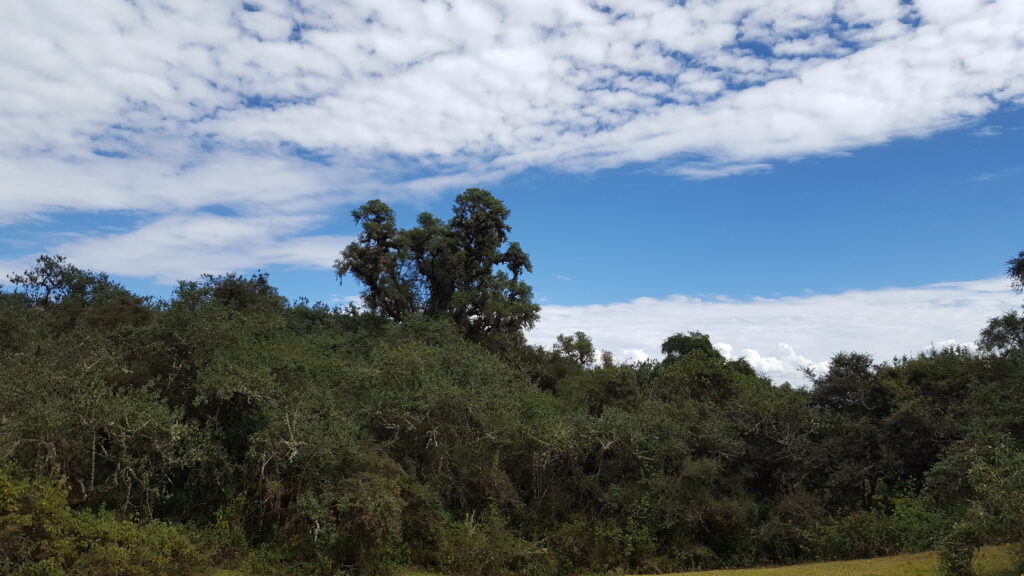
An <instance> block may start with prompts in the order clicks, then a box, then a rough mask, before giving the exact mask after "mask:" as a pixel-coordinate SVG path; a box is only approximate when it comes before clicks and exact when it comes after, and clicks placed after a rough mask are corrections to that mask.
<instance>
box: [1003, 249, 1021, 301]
mask: <svg viewBox="0 0 1024 576" xmlns="http://www.w3.org/2000/svg"><path fill="white" fill-rule="evenodd" d="M1006 275H1007V276H1009V277H1010V280H1011V281H1012V283H1013V289H1014V290H1016V291H1017V293H1018V294H1024V250H1021V251H1020V252H1019V253H1018V254H1017V257H1016V258H1011V259H1010V260H1009V261H1007V262H1006Z"/></svg>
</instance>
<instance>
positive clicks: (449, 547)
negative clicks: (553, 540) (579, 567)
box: [440, 508, 560, 576]
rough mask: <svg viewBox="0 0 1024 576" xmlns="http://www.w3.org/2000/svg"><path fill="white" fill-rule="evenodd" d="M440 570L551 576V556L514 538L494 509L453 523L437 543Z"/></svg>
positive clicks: (476, 575)
mask: <svg viewBox="0 0 1024 576" xmlns="http://www.w3.org/2000/svg"><path fill="white" fill-rule="evenodd" d="M440 544H441V545H440V548H441V569H442V570H443V571H444V573H445V574H460V575H464V576H511V575H513V574H515V575H517V576H519V575H522V576H554V575H556V574H560V572H559V570H558V566H557V563H556V561H555V557H554V555H553V554H552V553H551V552H550V551H548V550H547V549H545V548H541V547H539V546H537V545H536V544H534V543H532V542H528V541H526V540H523V539H522V538H519V537H517V536H516V535H515V534H513V533H512V532H511V531H509V530H508V528H507V527H506V525H505V520H504V518H502V517H501V514H500V513H498V512H497V511H496V510H494V509H493V508H490V509H488V510H487V511H485V512H484V513H483V514H481V515H480V517H479V518H477V517H475V516H474V515H469V516H467V517H466V518H465V519H464V520H462V521H460V522H452V523H450V524H449V525H448V527H447V530H446V531H445V533H444V536H443V538H442V540H441V543H440Z"/></svg>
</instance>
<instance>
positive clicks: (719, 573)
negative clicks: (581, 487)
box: [671, 546, 1018, 576]
mask: <svg viewBox="0 0 1024 576" xmlns="http://www.w3.org/2000/svg"><path fill="white" fill-rule="evenodd" d="M975 570H976V571H977V574H978V576H1018V575H1017V573H1016V572H1014V570H1013V560H1012V558H1011V556H1010V550H1009V548H1008V547H1006V546H989V547H986V548H984V549H982V551H981V554H979V555H978V559H977V560H976V561H975ZM938 573H939V571H938V557H937V556H936V554H935V553H934V552H925V553H922V554H902V555H899V556H886V557H884V558H869V559H867V560H848V561H845V562H821V563H818V564H797V565H794V566H779V567H775V568H746V569H742V570H712V571H707V572H686V573H682V574H674V575H671V576H696V575H698V574H699V575H700V576H936V575H937V574H938Z"/></svg>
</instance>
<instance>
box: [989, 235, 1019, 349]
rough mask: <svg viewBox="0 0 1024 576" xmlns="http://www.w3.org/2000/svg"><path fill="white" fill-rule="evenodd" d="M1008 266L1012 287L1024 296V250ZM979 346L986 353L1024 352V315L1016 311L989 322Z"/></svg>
mask: <svg viewBox="0 0 1024 576" xmlns="http://www.w3.org/2000/svg"><path fill="white" fill-rule="evenodd" d="M1006 264H1007V266H1006V275H1007V276H1009V277H1010V285H1011V286H1012V287H1013V289H1014V291H1016V292H1017V293H1018V294H1024V250H1022V251H1021V252H1020V253H1019V254H1018V255H1017V257H1016V258H1011V259H1010V260H1009V261H1007V263H1006ZM978 345H979V346H980V347H981V349H982V350H984V351H986V352H995V353H997V354H1008V353H1010V352H1013V351H1024V314H1021V313H1020V312H1017V311H1015V310H1014V311H1011V312H1007V313H1006V314H1003V315H1002V316H997V317H995V318H992V319H991V320H989V321H988V325H987V326H985V328H984V329H983V330H982V331H981V337H980V338H979V339H978Z"/></svg>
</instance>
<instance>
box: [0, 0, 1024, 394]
mask: <svg viewBox="0 0 1024 576" xmlns="http://www.w3.org/2000/svg"><path fill="white" fill-rule="evenodd" d="M1021 30H1024V4H1022V3H1020V2H1019V1H1017V0H995V1H987V0H915V1H912V2H907V1H901V0H849V1H846V2H842V3H834V2H832V1H831V0H776V1H773V2H770V3H765V2H757V1H754V0H715V1H713V0H692V1H690V2H687V3H685V4H681V3H676V2H671V1H662V0H642V1H640V0H637V1H630V2H625V1H623V2H608V3H605V4H602V5H601V6H597V5H595V4H592V3H588V2H585V1H577V0H560V1H557V2H536V3H532V2H522V1H519V2H511V1H506V0H487V1H461V2H452V3H440V2H433V1H425V2H404V1H388V2H369V1H367V2H363V1H362V0H354V1H352V2H346V3H344V4H342V3H335V2H326V1H323V2H322V1H314V0H308V1H306V0H303V1H298V0H289V1H285V0H265V1H259V2H247V3H237V4H235V3H231V2H224V3H217V4H215V5H209V4H208V3H205V2H200V1H188V0H182V1H180V2H176V3H174V5H173V6H172V7H167V6H165V5H162V4H160V3H159V2H150V1H148V0H139V1H137V2H132V3H129V2H124V1H122V0H89V1H86V2H81V3H75V4H73V5H68V4H67V3H58V2H55V1H53V2H49V1H42V2H40V1H32V2H30V1H28V0H15V1H14V2H5V3H4V4H3V6H0V69H2V70H3V71H4V73H3V74H0V199H2V202H0V227H2V229H3V233H2V234H0V269H2V270H0V272H3V273H4V274H6V273H7V272H11V271H17V270H20V269H23V268H24V267H26V266H27V265H28V263H30V262H31V260H32V258H33V257H34V256H35V255H37V254H39V253H41V252H60V253H63V254H65V255H67V256H69V257H70V258H71V259H72V260H73V261H74V262H75V263H76V264H78V265H80V266H83V267H89V268H94V269H100V270H106V271H108V272H110V273H112V275H113V276H114V277H115V278H117V279H118V280H120V281H122V282H123V283H124V284H126V285H127V286H129V287H130V288H132V289H134V290H137V291H139V292H143V293H149V294H155V295H158V296H165V295H167V294H169V292H170V290H171V289H172V288H173V285H174V282H175V281H176V280H178V279H184V278H191V277H195V276H197V275H198V274H201V273H204V272H211V273H222V272H226V271H240V272H246V273H247V272H251V271H255V270H256V269H262V270H264V271H268V272H270V273H271V278H272V281H273V282H274V283H275V284H276V285H278V286H279V287H280V288H281V290H282V292H283V293H284V294H286V295H287V296H290V297H298V296H302V295H305V296H309V297H310V298H313V299H321V300H325V301H328V302H344V301H346V300H347V299H351V298H352V297H353V296H354V295H355V294H357V292H358V286H356V285H355V283H354V282H352V281H347V282H346V283H345V284H343V285H340V286H339V285H338V283H337V281H336V279H335V278H334V277H333V274H332V272H331V270H330V266H331V263H332V261H333V259H334V257H335V256H336V254H337V252H338V250H340V249H341V248H342V247H343V246H344V245H345V244H346V243H347V242H348V241H350V240H351V237H352V235H353V234H354V233H355V232H356V231H355V229H354V226H353V224H352V222H351V219H350V218H349V215H348V213H349V212H350V211H351V209H352V208H353V207H355V206H356V205H358V204H359V203H361V202H363V201H365V200H368V199H370V198H375V197H381V198H384V199H385V200H387V201H388V202H389V203H391V204H392V205H393V207H394V208H395V209H396V211H397V212H398V213H399V216H400V219H401V220H402V221H403V222H404V223H405V224H407V225H411V224H412V222H413V219H414V218H415V215H416V214H417V213H418V212H420V211H423V210H427V211H431V212H433V213H435V214H436V215H438V216H445V215H447V213H448V212H449V207H450V205H451V202H452V199H453V198H454V196H455V195H456V194H457V193H458V192H459V191H460V190H461V189H463V188H465V187H468V186H481V187H485V188H488V189H490V190H492V191H493V192H495V193H496V195H498V196H499V197H500V198H502V199H503V200H504V201H505V202H506V204H507V205H508V206H509V207H510V208H511V209H512V218H511V223H512V225H513V234H512V235H513V238H514V239H515V240H518V241H520V242H521V243H522V244H523V246H524V247H525V248H526V250H527V251H528V252H529V253H530V254H531V256H532V259H533V262H534V266H535V273H534V274H533V275H532V276H531V277H530V278H529V280H530V282H531V283H532V284H533V286H534V289H535V294H536V297H537V299H538V301H539V302H540V303H541V304H542V305H543V306H544V313H543V315H542V321H541V323H540V324H539V325H538V327H537V328H536V330H534V331H533V332H532V333H531V334H530V337H531V339H532V340H533V341H535V342H537V343H540V344H549V343H550V342H551V341H552V340H553V338H554V336H555V335H557V334H558V333H560V332H565V331H570V330H576V329H584V330H586V331H588V332H589V333H591V334H592V335H593V336H594V337H595V340H596V341H597V343H598V345H599V346H602V347H604V348H607V349H609V350H611V351H612V352H613V353H615V354H616V356H617V357H618V358H619V359H621V360H630V359H639V358H645V357H648V356H652V355H656V353H657V348H658V344H659V343H660V341H661V340H662V339H663V338H664V337H665V336H667V335H669V334H671V333H673V332H676V331H680V330H695V329H696V330H703V331H705V332H708V333H709V334H711V336H712V340H713V341H714V342H715V343H716V344H717V345H719V348H720V349H721V350H723V351H724V352H726V353H728V354H730V355H733V356H743V357H746V358H748V360H751V362H752V364H754V365H755V367H757V368H758V369H760V370H762V371H763V372H764V373H766V374H768V375H770V376H772V377H773V378H776V379H779V380H782V379H789V380H796V379H798V378H799V376H798V369H799V368H800V367H801V366H807V365H811V366H815V367H818V368H824V367H825V366H826V365H827V361H828V358H829V356H830V355H831V354H832V353H834V352H836V351H839V350H842V349H858V350H864V351H867V352H871V353H873V354H875V355H876V356H878V357H880V358H887V357H892V356H893V355H897V354H904V353H914V352H916V351H920V350H922V349H925V348H927V347H928V346H935V345H943V344H947V343H953V342H956V343H970V342H971V341H972V340H973V339H974V338H975V336H976V334H977V331H978V329H979V328H980V327H981V326H982V325H983V324H984V321H985V319H986V318H988V317H990V316H992V315H994V314H997V313H999V312H1001V311H1003V310H1006V309H1007V308H1009V307H1011V306H1015V305H1017V304H1018V301H1019V297H1017V296H1016V295H1014V294H1012V293H1011V292H1010V290H1009V289H1008V287H1007V283H1006V282H1005V279H1002V278H1001V275H1002V272H1003V263H1004V262H1005V261H1006V260H1007V259H1008V258H1010V257H1011V256H1013V255H1015V254H1016V252H1017V251H1018V250H1020V249H1022V248H1024V235H1022V234H1021V232H1020V226H1019V215H1020V214H1021V213H1022V211H1024V195H1022V194H1021V189H1022V186H1021V184H1022V183H1024V106H1022V105H1024V40H1022V38H1021V32H1020V31H1021Z"/></svg>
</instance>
